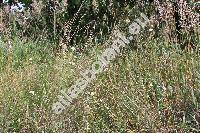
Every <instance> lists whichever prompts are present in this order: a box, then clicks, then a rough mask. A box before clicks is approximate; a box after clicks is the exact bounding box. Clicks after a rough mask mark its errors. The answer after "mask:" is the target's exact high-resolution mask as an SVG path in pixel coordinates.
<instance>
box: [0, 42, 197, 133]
mask: <svg viewBox="0 0 200 133" xmlns="http://www.w3.org/2000/svg"><path fill="white" fill-rule="evenodd" d="M1 43H2V42H1ZM12 43H14V46H13V48H12V51H10V52H8V51H6V48H5V47H2V48H1V51H0V65H1V72H0V75H1V76H0V132H2V133H7V132H12V133H13V132H21V133H29V132H33V133H34V132H35V133H36V132H37V133H38V132H41V133H42V132H47V133H53V132H198V131H199V129H200V125H199V122H200V112H199V103H200V97H199V95H200V89H199V88H200V62H199V61H200V57H199V53H198V52H197V51H184V50H181V49H180V48H179V47H178V46H177V45H171V44H170V45H169V44H168V43H166V42H164V41H161V39H153V40H150V41H148V42H147V41H143V42H142V41H141V42H140V43H139V45H138V47H137V49H134V50H133V49H132V50H131V48H130V46H127V47H126V48H125V49H123V51H122V53H121V54H120V55H119V56H118V57H117V58H116V59H115V60H113V61H112V63H110V65H109V67H108V68H106V70H105V71H104V72H103V73H101V74H99V75H97V79H96V80H95V81H94V82H92V83H91V84H90V85H89V86H88V87H87V89H86V90H84V93H82V94H81V95H80V96H79V97H78V98H77V99H75V100H74V101H73V104H72V105H71V106H70V107H68V108H67V109H65V110H64V112H63V113H62V114H60V115H55V114H53V112H52V109H51V108H52V104H53V102H54V101H56V99H57V95H58V94H59V91H60V90H61V88H65V89H66V90H67V88H69V87H70V86H71V85H72V84H73V83H74V82H75V81H76V79H78V78H79V77H80V71H83V70H85V69H86V68H88V67H90V65H91V64H92V62H93V61H95V60H96V59H97V55H100V54H101V53H102V50H103V49H104V48H102V46H99V47H94V48H93V49H91V50H90V52H88V53H87V54H79V55H78V54H76V53H75V52H73V51H69V52H66V53H60V54H56V55H55V53H54V51H53V48H52V47H51V45H50V44H48V43H47V42H38V44H35V43H34V42H28V43H27V42H21V41H20V40H19V39H15V41H13V42H12ZM2 44H3V43H2ZM39 44H40V45H39ZM41 44H42V45H41ZM130 45H131V44H130ZM198 45H199V44H198ZM2 46H4V45H2ZM40 46H41V47H40Z"/></svg>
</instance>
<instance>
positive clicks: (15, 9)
mask: <svg viewBox="0 0 200 133" xmlns="http://www.w3.org/2000/svg"><path fill="white" fill-rule="evenodd" d="M24 6H25V4H23V3H21V2H20V3H17V5H12V6H11V9H10V10H11V12H12V13H15V12H22V11H23V10H24V9H25V7H24Z"/></svg>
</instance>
